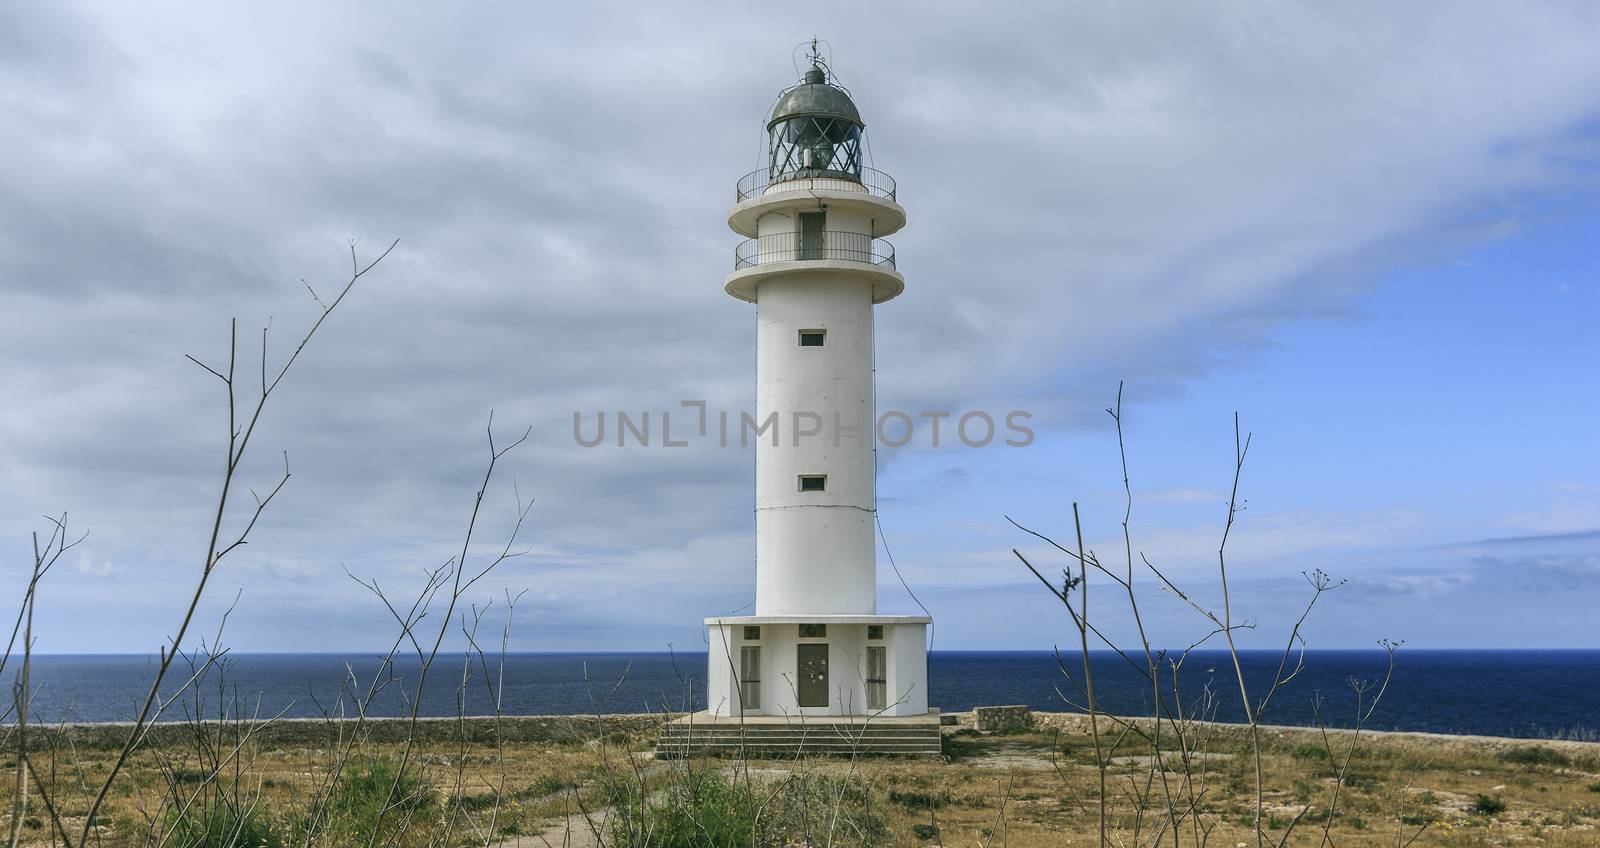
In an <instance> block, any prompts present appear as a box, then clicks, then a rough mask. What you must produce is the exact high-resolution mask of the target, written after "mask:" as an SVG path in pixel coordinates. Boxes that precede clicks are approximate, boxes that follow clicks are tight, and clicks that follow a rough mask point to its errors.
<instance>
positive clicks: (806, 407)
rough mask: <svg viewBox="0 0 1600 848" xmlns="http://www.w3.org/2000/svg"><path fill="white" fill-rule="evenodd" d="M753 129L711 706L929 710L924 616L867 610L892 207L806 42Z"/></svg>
mask: <svg viewBox="0 0 1600 848" xmlns="http://www.w3.org/2000/svg"><path fill="white" fill-rule="evenodd" d="M766 133H767V157H766V159H767V161H766V164H765V166H764V167H762V168H760V169H759V170H757V171H756V172H754V173H752V174H750V175H748V176H746V177H745V178H744V179H742V180H740V182H739V184H738V199H737V202H736V204H735V205H734V207H733V208H732V209H731V210H730V211H729V213H728V226H729V227H731V228H733V230H734V232H736V233H739V234H740V235H742V236H745V237H747V238H748V239H749V240H748V241H745V242H744V243H742V244H740V245H739V247H738V248H737V250H736V251H735V255H734V271H733V273H732V274H730V275H729V276H728V279H727V284H726V286H725V288H726V290H727V292H728V294H730V295H733V296H734V297H736V298H738V299H740V300H743V301H747V302H749V303H752V304H755V307H756V325H757V331H756V349H757V353H756V415H755V419H754V421H753V422H752V423H753V424H754V425H755V426H754V427H750V428H747V431H748V432H749V433H750V434H751V435H752V437H753V438H754V439H755V441H756V601H755V614H754V615H745V616H729V617H718V618H709V619H706V626H707V628H708V630H709V638H710V667H709V681H708V687H707V703H708V707H709V713H710V715H711V717H712V718H713V719H716V718H726V717H738V718H739V719H741V720H743V719H745V718H749V717H760V716H769V717H770V716H783V717H795V716H843V717H850V716H855V717H880V716H881V717H903V716H916V717H918V718H919V720H925V719H926V718H928V717H929V716H930V713H929V710H928V685H927V682H928V675H927V648H926V644H927V643H926V636H927V626H928V624H929V619H928V618H927V617H926V616H909V615H878V604H877V561H876V556H875V552H876V534H875V526H876V512H877V496H876V486H875V478H876V444H877V441H876V435H877V433H876V420H877V414H876V410H875V402H876V401H875V398H874V387H873V331H872V317H873V315H872V313H873V308H874V307H875V306H876V305H877V304H880V303H883V302H885V301H888V300H891V299H893V298H894V297H895V296H897V295H899V294H900V293H901V291H903V290H904V288H905V281H904V278H903V277H901V275H900V273H899V271H897V270H896V269H895V258H894V249H893V248H892V247H891V246H890V245H889V244H888V243H887V242H885V241H883V238H882V237H884V236H888V235H892V234H894V233H895V232H897V231H899V230H900V229H901V228H902V227H904V226H905V223H906V213H905V209H903V208H902V207H901V206H900V204H899V203H898V202H897V200H896V191H895V183H894V180H893V179H891V178H890V177H889V175H887V174H885V173H883V172H881V171H877V170H874V169H873V168H869V167H867V166H866V165H865V164H864V162H863V159H864V157H865V144H864V142H865V138H866V125H865V123H864V122H863V121H862V119H861V114H860V113H859V112H858V111H857V109H856V105H855V103H854V102H853V101H852V100H851V98H850V95H849V93H848V92H847V91H846V90H845V89H844V88H842V87H841V86H839V85H838V84H837V83H835V82H834V81H833V80H831V79H830V77H829V69H828V67H827V65H826V63H825V62H824V61H823V60H822V59H821V58H820V57H818V56H816V55H815V51H814V50H813V55H812V56H811V66H810V68H809V69H808V70H807V71H806V72H805V75H804V77H803V78H802V79H801V81H800V82H799V83H798V84H796V85H794V86H792V87H790V88H788V89H787V90H785V91H784V92H783V93H782V96H781V97H780V98H779V99H778V103H777V105H776V107H775V108H774V109H773V110H772V114H771V116H770V117H769V118H768V119H767V122H766ZM761 427H765V428H769V429H764V430H763V429H759V428H761ZM934 723H935V725H936V724H937V718H936V716H935V717H934ZM934 738H935V744H936V742H937V727H935V728H934Z"/></svg>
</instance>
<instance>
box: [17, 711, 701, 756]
mask: <svg viewBox="0 0 1600 848" xmlns="http://www.w3.org/2000/svg"><path fill="white" fill-rule="evenodd" d="M673 718H676V716H675V715H653V714H643V715H603V716H506V717H503V718H500V719H498V720H497V719H495V718H493V717H471V718H465V719H462V718H419V719H417V724H416V729H415V733H414V734H413V736H414V738H415V739H416V740H417V741H419V742H427V743H439V742H453V741H456V740H459V739H460V738H461V737H462V736H463V735H465V737H466V739H467V741H469V742H472V743H475V744H493V743H494V741H495V739H496V737H497V736H498V738H499V739H500V741H502V742H505V743H507V744H514V743H526V742H576V741H584V740H589V739H595V738H598V737H600V736H604V735H607V734H612V733H653V732H654V731H655V730H656V729H657V728H659V727H660V726H661V725H662V724H664V723H665V722H668V721H671V720H672V719H673ZM409 723H410V721H409V719H404V718H370V719H367V720H366V721H365V722H362V723H360V725H359V726H358V725H357V723H356V722H355V721H353V720H346V721H329V720H327V719H320V718H317V719H279V720H277V721H273V722H270V723H265V724H263V725H262V726H261V727H259V728H257V729H256V730H255V732H254V733H253V734H252V738H253V739H254V740H255V742H256V744H258V745H259V746H261V747H263V748H326V747H330V746H332V745H335V744H338V743H339V742H340V741H341V740H348V739H349V734H351V733H354V732H357V731H359V732H360V733H362V734H364V735H365V737H366V739H367V740H368V741H371V742H379V743H382V742H401V741H404V740H405V738H406V735H407V733H408V725H409ZM206 726H207V731H206V732H207V733H208V734H214V733H215V732H216V727H215V725H213V724H211V723H209V722H208V723H206ZM132 729H133V724H132V723H131V722H101V723H86V724H57V725H30V726H29V727H28V734H27V735H28V749H29V750H30V751H39V750H45V749H47V748H49V747H50V746H51V745H55V746H57V747H63V748H64V747H67V746H68V745H69V744H70V745H75V746H77V747H78V748H90V749H106V748H112V749H115V748H120V747H122V744H123V742H125V741H127V738H128V732H129V731H130V730H132ZM223 731H224V736H225V737H226V736H228V735H229V734H231V733H234V732H236V731H235V730H234V728H233V727H232V726H230V727H228V728H224V729H223ZM194 734H195V726H194V725H192V724H189V723H187V722H160V723H158V724H155V725H153V726H152V727H151V729H150V731H149V735H148V737H147V742H146V744H147V745H154V746H156V747H162V748H167V747H182V746H184V745H186V744H193V740H194ZM8 735H9V736H10V738H9V739H7V740H6V741H5V744H4V747H5V749H6V750H10V749H13V748H15V747H16V734H15V733H14V732H13V733H10V734H8Z"/></svg>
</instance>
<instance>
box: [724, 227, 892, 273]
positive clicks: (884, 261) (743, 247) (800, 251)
mask: <svg viewBox="0 0 1600 848" xmlns="http://www.w3.org/2000/svg"><path fill="white" fill-rule="evenodd" d="M808 260H832V261H834V262H860V263H862V264H866V265H876V266H878V267H880V268H889V269H893V268H894V245H892V244H890V243H889V242H887V241H885V240H883V239H879V238H873V237H872V236H869V235H867V234H865V233H850V232H843V231H839V230H820V231H813V232H800V233H793V232H791V233H770V234H768V235H764V236H761V237H760V238H753V239H749V240H747V241H744V242H741V243H740V244H739V246H738V247H737V248H735V249H734V251H733V269H734V270H735V271H738V270H740V269H742V268H754V267H756V266H759V265H766V264H769V263H772V262H796V261H802V262H803V261H808Z"/></svg>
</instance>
